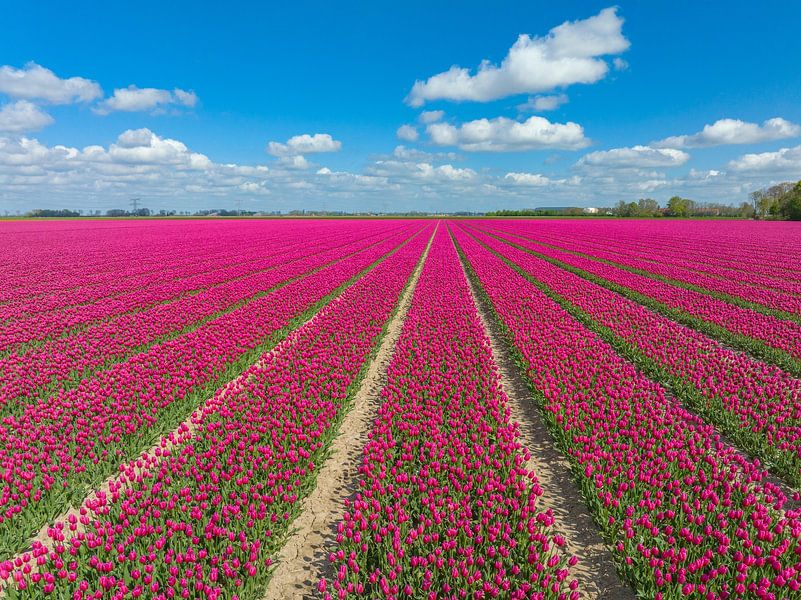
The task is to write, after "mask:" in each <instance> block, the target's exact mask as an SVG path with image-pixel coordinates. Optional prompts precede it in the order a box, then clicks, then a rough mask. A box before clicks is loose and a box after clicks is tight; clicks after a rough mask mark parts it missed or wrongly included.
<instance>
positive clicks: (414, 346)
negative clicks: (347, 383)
mask: <svg viewBox="0 0 801 600" xmlns="http://www.w3.org/2000/svg"><path fill="white" fill-rule="evenodd" d="M387 377H388V381H387V384H386V386H385V387H384V389H383V391H382V393H381V395H382V404H381V406H380V407H379V409H378V416H377V418H376V421H375V423H374V427H373V430H372V432H371V433H370V437H369V441H368V443H367V446H366V448H365V450H364V459H363V463H362V466H361V467H360V473H361V477H362V479H361V482H360V491H359V492H358V494H357V496H356V499H355V500H354V501H353V502H352V503H350V505H349V507H348V510H347V512H346V513H345V514H344V515H343V519H342V521H341V522H340V524H339V527H338V531H339V534H338V537H337V541H338V546H337V547H336V548H335V549H334V550H333V553H332V554H331V560H332V561H333V563H334V570H335V572H336V576H335V577H334V578H333V580H332V581H331V582H327V581H326V580H322V581H321V582H320V585H319V588H320V590H321V592H322V593H323V594H324V595H325V596H326V597H335V598H346V597H367V598H431V599H433V598H459V597H470V598H489V597H503V598H567V597H577V594H578V592H577V591H575V588H576V586H577V582H576V581H574V580H569V578H568V570H567V568H566V567H567V564H566V563H567V562H568V561H567V558H566V557H565V556H563V554H562V552H561V551H560V549H559V546H560V545H561V544H562V543H563V540H561V539H560V538H559V537H554V536H552V535H551V534H550V533H549V525H550V524H551V523H552V522H553V517H552V515H551V514H550V512H540V511H538V510H537V506H536V499H537V497H538V496H539V495H540V494H541V490H540V488H539V486H538V484H537V481H536V479H535V477H534V475H533V473H531V472H529V471H527V470H526V468H525V467H524V462H525V461H526V460H527V459H528V455H527V451H526V450H525V449H524V448H522V447H521V445H520V444H519V442H518V441H517V439H516V438H517V429H516V426H515V425H512V424H511V423H510V422H509V412H508V408H507V406H506V404H507V399H506V396H505V394H504V393H503V391H502V390H501V388H500V385H499V376H498V372H497V367H496V366H495V364H494V362H493V359H492V354H491V350H490V346H489V340H488V338H487V336H486V333H485V332H484V330H483V327H482V324H481V321H480V320H479V317H478V314H477V312H476V307H475V305H474V302H473V299H472V296H471V293H470V289H469V287H468V283H467V280H466V278H465V275H464V272H463V270H462V267H461V265H460V262H459V258H458V255H457V254H456V251H455V249H454V247H453V245H452V243H451V240H450V237H449V235H448V233H447V231H446V228H445V227H441V228H440V230H439V232H438V233H437V236H436V238H435V240H434V244H433V246H432V248H431V252H430V254H429V257H428V260H427V261H426V264H425V267H424V269H423V272H422V274H421V277H420V281H419V283H418V286H417V289H416V291H415V293H414V297H413V300H412V304H411V307H410V310H409V313H408V315H407V317H406V321H405V323H404V326H403V330H402V332H401V336H400V339H399V340H398V343H397V346H396V349H395V353H394V355H393V359H392V362H391V363H390V366H389V368H388V372H387ZM571 560H572V559H571Z"/></svg>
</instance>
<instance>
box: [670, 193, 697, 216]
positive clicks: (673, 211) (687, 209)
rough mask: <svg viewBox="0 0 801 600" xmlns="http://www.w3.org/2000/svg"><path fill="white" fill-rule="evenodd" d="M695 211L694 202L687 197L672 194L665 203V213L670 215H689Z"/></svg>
mask: <svg viewBox="0 0 801 600" xmlns="http://www.w3.org/2000/svg"><path fill="white" fill-rule="evenodd" d="M694 211H695V202H693V201H692V200H690V199H689V198H682V197H681V196H673V197H672V198H671V199H670V200H668V203H667V211H666V213H667V215H668V216H671V217H689V216H690V215H691V214H692V213H693V212H694Z"/></svg>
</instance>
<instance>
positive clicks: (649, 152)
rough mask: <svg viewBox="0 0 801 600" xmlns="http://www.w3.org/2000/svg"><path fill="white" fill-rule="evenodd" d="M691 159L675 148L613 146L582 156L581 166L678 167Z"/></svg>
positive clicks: (627, 167) (619, 167)
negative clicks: (610, 148)
mask: <svg viewBox="0 0 801 600" xmlns="http://www.w3.org/2000/svg"><path fill="white" fill-rule="evenodd" d="M689 159H690V155H689V154H687V153H686V152H684V151H682V150H676V149H675V148H651V147H650V146H632V147H631V148H613V149H612V150H602V151H598V152H590V153H589V154H586V155H584V156H582V157H581V158H580V159H579V161H578V163H577V164H578V165H579V166H584V165H587V166H593V167H605V168H613V169H614V168H618V169H629V168H642V169H645V168H654V167H677V166H679V165H683V164H684V163H686V162H687V161H688V160H689Z"/></svg>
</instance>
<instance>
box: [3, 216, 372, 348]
mask: <svg viewBox="0 0 801 600" xmlns="http://www.w3.org/2000/svg"><path fill="white" fill-rule="evenodd" d="M368 232H369V230H368ZM362 237H364V236H358V237H356V239H355V240H354V239H351V240H349V242H350V243H352V244H354V245H360V246H362V247H363V246H366V245H367V244H369V243H371V242H375V241H377V240H380V239H381V238H382V237H386V236H385V235H382V236H379V237H377V238H375V239H372V240H364V239H360V238H362ZM307 245H308V246H311V248H309V252H312V253H314V252H316V251H318V250H323V249H332V248H335V247H336V246H337V245H338V244H336V243H334V244H330V243H329V244H326V243H323V244H320V245H319V247H316V248H315V246H318V245H317V244H315V243H314V242H311V243H310V244H307ZM304 254H306V252H305V251H304V252H303V253H301V256H303V255H304ZM296 257H297V254H296V255H295V256H290V257H287V256H284V255H283V251H278V252H276V255H275V256H274V257H272V258H271V259H269V260H268V261H267V262H266V263H262V264H260V265H258V266H255V268H254V266H251V265H249V264H248V265H244V266H240V268H239V269H238V271H239V272H238V273H237V275H236V276H242V275H246V274H247V273H248V272H252V271H257V270H261V269H265V268H267V269H269V268H273V267H275V266H276V265H281V264H283V263H285V262H287V261H289V260H292V258H296ZM112 280H113V279H112ZM214 281H215V277H214V275H211V276H201V277H199V278H186V279H179V280H170V281H167V282H165V283H162V284H160V285H157V286H151V287H149V288H146V289H143V288H140V289H137V288H134V289H133V290H131V291H130V292H128V293H126V294H122V295H111V296H107V297H106V298H103V299H101V300H98V301H96V302H92V303H89V304H80V305H77V306H73V307H71V308H64V309H58V310H54V311H50V312H46V313H42V314H31V315H28V316H25V317H22V318H19V319H16V320H13V321H11V322H8V323H5V324H4V325H3V327H2V328H0V352H3V351H5V352H7V351H8V350H11V349H17V351H18V353H20V352H19V348H20V346H23V345H25V344H29V343H30V342H32V341H34V340H46V339H49V338H52V337H55V336H59V335H64V334H66V333H68V332H69V331H70V330H72V329H73V328H76V327H83V326H86V325H88V324H91V323H96V322H104V321H107V320H109V319H110V318H111V317H113V316H115V315H119V314H121V313H130V312H132V311H140V310H142V309H146V308H148V307H150V306H154V305H157V304H159V303H164V302H169V301H170V300H174V299H176V298H179V297H180V296H181V295H183V294H186V293H188V292H192V291H194V290H198V289H202V288H205V287H208V285H210V284H212V283H214ZM217 281H219V280H217Z"/></svg>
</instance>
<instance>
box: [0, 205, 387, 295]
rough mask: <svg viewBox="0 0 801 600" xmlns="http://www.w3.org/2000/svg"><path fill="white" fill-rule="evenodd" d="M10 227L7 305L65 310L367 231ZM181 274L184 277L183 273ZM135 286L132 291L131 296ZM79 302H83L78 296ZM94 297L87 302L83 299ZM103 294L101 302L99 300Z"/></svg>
mask: <svg viewBox="0 0 801 600" xmlns="http://www.w3.org/2000/svg"><path fill="white" fill-rule="evenodd" d="M65 225H69V224H65V223H58V222H52V221H50V222H27V223H25V222H19V223H6V224H5V225H4V227H3V232H2V233H0V235H2V239H3V243H4V244H3V247H4V251H5V253H6V254H5V256H6V258H7V261H5V262H3V264H2V265H0V305H6V304H9V303H20V302H24V301H26V299H27V300H28V301H33V302H35V301H38V300H39V299H41V298H44V297H49V296H59V295H61V296H65V300H66V302H64V304H79V303H81V302H82V301H83V302H86V301H91V300H92V299H97V298H100V297H102V295H96V291H95V290H94V289H93V288H95V287H96V286H97V285H98V284H100V285H106V284H108V283H109V280H110V279H114V280H116V281H118V282H119V283H120V284H121V287H120V289H125V288H124V286H125V283H126V281H127V280H128V279H131V278H134V277H140V276H142V275H149V276H150V277H151V279H153V280H158V279H159V278H161V277H162V276H163V275H164V274H165V271H167V272H170V271H174V269H173V268H172V267H174V266H181V268H182V269H184V268H191V266H192V264H193V263H195V262H204V261H208V260H214V259H215V258H224V257H225V256H228V257H229V260H230V261H232V262H233V261H236V260H237V259H240V258H249V257H251V256H252V257H254V258H257V257H259V256H261V255H263V254H265V253H267V254H269V253H271V252H272V250H273V249H272V246H273V245H285V244H287V243H288V242H289V243H291V242H292V240H297V239H307V240H308V239H318V238H323V237H326V236H330V235H345V236H346V237H347V236H348V235H357V234H358V231H359V230H363V229H364V228H365V226H366V225H368V226H369V227H375V228H380V227H382V226H383V227H386V224H384V225H380V224H375V225H373V224H367V223H365V222H363V221H362V222H352V223H346V224H342V225H332V224H330V223H323V222H319V223H312V222H308V221H302V222H299V221H294V222H293V221H289V222H286V221H280V222H272V221H236V222H231V221H207V222H203V221H196V222H193V223H192V224H191V226H189V227H187V223H186V222H180V221H149V222H147V221H144V222H143V221H139V222H123V221H88V222H87V221H83V222H80V223H77V222H76V223H74V224H72V226H71V227H65ZM177 274H180V271H177ZM130 287H131V286H129V288H128V289H130ZM73 294H74V295H75V296H73ZM83 294H86V296H83ZM93 294H95V295H93Z"/></svg>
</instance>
